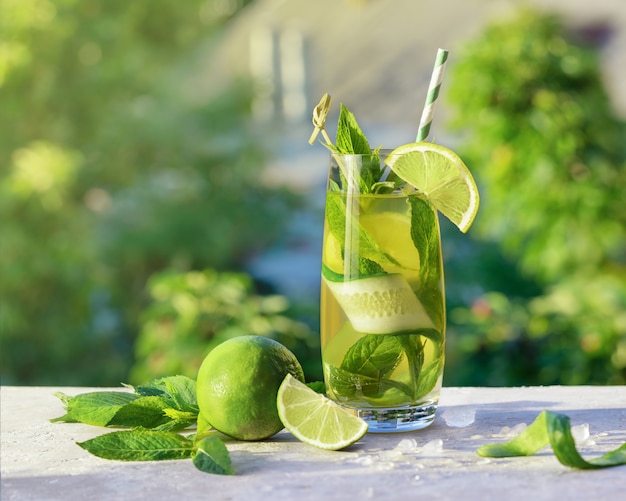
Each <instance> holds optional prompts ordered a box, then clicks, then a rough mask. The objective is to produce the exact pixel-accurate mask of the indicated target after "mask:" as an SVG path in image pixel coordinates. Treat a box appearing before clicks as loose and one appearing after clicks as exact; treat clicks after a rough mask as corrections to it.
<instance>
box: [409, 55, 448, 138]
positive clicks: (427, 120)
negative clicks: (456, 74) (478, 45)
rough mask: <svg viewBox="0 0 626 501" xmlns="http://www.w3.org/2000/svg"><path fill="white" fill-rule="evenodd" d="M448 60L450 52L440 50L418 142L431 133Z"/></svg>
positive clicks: (418, 133) (431, 79)
mask: <svg viewBox="0 0 626 501" xmlns="http://www.w3.org/2000/svg"><path fill="white" fill-rule="evenodd" d="M447 60H448V51H447V50H445V49H439V50H438V51H437V59H435V67H434V68H433V74H432V76H431V77H430V85H429V86H428V94H427V96H426V103H425V104H424V111H423V112H422V119H421V121H420V128H419V130H418V131H417V137H416V139H415V141H416V142H420V141H424V140H426V138H427V137H428V134H429V133H430V125H431V124H432V122H433V114H434V112H435V103H436V102H437V98H438V97H439V89H440V88H441V81H442V80H443V72H444V71H445V69H446V61H447Z"/></svg>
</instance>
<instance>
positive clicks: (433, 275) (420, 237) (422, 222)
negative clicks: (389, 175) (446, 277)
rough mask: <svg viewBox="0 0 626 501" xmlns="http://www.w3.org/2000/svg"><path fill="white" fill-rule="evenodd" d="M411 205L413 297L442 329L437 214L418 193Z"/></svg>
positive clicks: (410, 201)
mask: <svg viewBox="0 0 626 501" xmlns="http://www.w3.org/2000/svg"><path fill="white" fill-rule="evenodd" d="M409 203H410V204H411V239H412V240H413V245H414V246H415V248H416V249H417V252H418V253H419V256H420V263H421V264H420V280H419V287H418V289H417V296H418V298H419V299H420V301H421V303H422V305H423V306H424V309H425V310H426V313H428V316H429V317H430V319H431V320H432V321H433V323H434V324H435V325H436V326H437V327H439V328H440V329H442V328H443V316H444V309H443V308H444V305H443V301H442V294H441V267H442V264H441V261H440V259H441V250H440V248H439V246H440V243H439V231H438V224H437V214H436V213H435V211H434V210H433V209H432V207H431V205H430V203H428V202H427V201H426V200H423V199H422V198H420V197H418V196H412V197H409Z"/></svg>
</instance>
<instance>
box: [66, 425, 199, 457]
mask: <svg viewBox="0 0 626 501" xmlns="http://www.w3.org/2000/svg"><path fill="white" fill-rule="evenodd" d="M78 445H79V446H80V447H82V448H83V449H85V450H86V451H88V452H90V453H91V454H93V455H94V456H98V457H101V458H104V459H116V460H119V461H163V460H170V459H187V458H191V457H192V456H193V453H194V447H193V442H192V441H191V440H189V439H188V438H186V437H184V436H182V435H179V434H177V433H170V432H165V431H151V430H125V431H114V432H111V433H107V434H105V435H100V436H99V437H96V438H92V439H90V440H87V441H85V442H79V443H78Z"/></svg>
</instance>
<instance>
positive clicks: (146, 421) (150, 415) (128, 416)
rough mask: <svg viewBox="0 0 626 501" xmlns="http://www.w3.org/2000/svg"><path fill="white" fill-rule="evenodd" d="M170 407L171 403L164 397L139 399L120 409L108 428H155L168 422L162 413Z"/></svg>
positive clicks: (167, 418)
mask: <svg viewBox="0 0 626 501" xmlns="http://www.w3.org/2000/svg"><path fill="white" fill-rule="evenodd" d="M171 406H172V401H171V400H170V399H169V398H166V397H162V396H150V397H139V398H138V399H136V400H134V401H132V402H130V403H128V404H126V405H125V406H124V407H122V408H120V409H119V410H118V411H117V413H116V414H115V416H113V417H112V418H111V420H110V421H109V423H108V426H117V427H123V428H137V427H142V428H156V427H158V426H161V425H163V424H165V423H167V422H168V421H170V418H169V417H168V416H167V415H166V414H165V412H164V411H165V409H167V408H169V407H171Z"/></svg>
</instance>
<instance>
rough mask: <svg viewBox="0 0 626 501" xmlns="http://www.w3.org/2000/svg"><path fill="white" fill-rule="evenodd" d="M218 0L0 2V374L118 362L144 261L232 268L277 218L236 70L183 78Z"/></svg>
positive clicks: (69, 377)
mask: <svg viewBox="0 0 626 501" xmlns="http://www.w3.org/2000/svg"><path fill="white" fill-rule="evenodd" d="M228 4H229V5H238V6H242V5H243V4H244V2H229V3H228ZM224 6H225V4H224V2H219V1H215V0H190V1H188V2H185V3H184V4H181V3H180V2H178V1H176V0H160V1H159V2H158V8H155V6H154V3H153V2H150V1H147V0H140V1H135V2H127V1H125V0H58V1H50V0H2V1H1V2H0V32H1V33H2V42H1V44H2V50H0V92H1V93H2V113H1V114H0V138H1V140H0V168H1V169H2V170H1V175H0V212H1V215H2V216H1V220H0V226H1V227H0V234H1V235H2V238H1V242H0V245H1V248H0V251H1V252H0V276H1V277H2V279H1V281H0V302H1V304H2V309H1V311H0V313H1V315H0V341H1V343H2V350H1V354H0V357H1V366H2V381H3V383H5V384H117V383H118V382H119V381H123V380H126V379H127V377H128V372H129V369H130V366H131V365H132V363H133V344H134V341H135V337H136V334H137V331H138V330H139V325H140V319H141V314H142V312H143V311H144V308H145V307H146V306H147V305H148V304H149V300H150V298H149V297H148V296H147V294H146V289H145V286H146V282H147V280H148V278H149V277H150V276H151V275H152V274H153V273H155V272H157V271H161V270H165V269H169V270H173V271H178V272H181V273H184V272H186V271H188V270H193V269H206V268H214V269H217V270H227V269H237V268H239V267H241V266H242V263H244V262H245V260H246V259H247V258H248V257H249V256H250V255H251V254H254V253H256V252H259V251H260V250H262V249H264V248H265V247H267V246H268V245H270V244H271V243H272V242H273V241H274V240H275V239H276V238H277V236H279V235H280V233H281V231H283V229H284V225H285V223H286V221H287V218H288V216H289V213H290V210H291V209H292V208H294V207H296V206H297V204H298V202H297V200H296V198H295V197H294V196H293V195H291V194H289V193H287V192H285V191H284V190H282V189H277V188H268V187H265V186H262V185H261V184H260V183H259V172H260V170H261V169H262V168H263V167H264V165H265V162H266V161H267V159H268V153H269V152H268V151H266V149H265V147H264V145H263V144H261V143H260V142H259V141H258V140H257V139H256V138H255V133H254V131H252V130H251V129H250V126H249V123H250V120H249V108H250V100H251V96H252V91H253V89H252V86H251V85H250V83H247V82H234V83H233V85H231V86H230V88H229V89H228V90H227V91H225V93H224V94H223V95H220V96H218V97H217V98H213V99H210V100H209V99H208V98H203V97H202V96H203V95H204V94H206V92H204V93H203V89H197V91H198V92H196V89H193V88H189V85H188V83H189V81H190V80H191V79H190V78H189V77H190V75H197V74H198V73H199V68H201V67H203V61H204V58H207V57H210V54H211V52H210V51H211V43H212V42H213V41H214V40H215V39H216V37H218V36H219V34H220V29H221V27H222V26H223V25H224V22H225V21H226V20H227V19H228V16H229V15H232V14H233V13H232V12H224V10H223V8H224ZM210 78H211V76H210V75H209V76H208V77H207V79H208V81H206V82H205V84H206V85H207V86H211V82H210ZM195 81H196V82H197V79H195ZM196 85H197V83H196ZM183 276H184V275H183Z"/></svg>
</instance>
